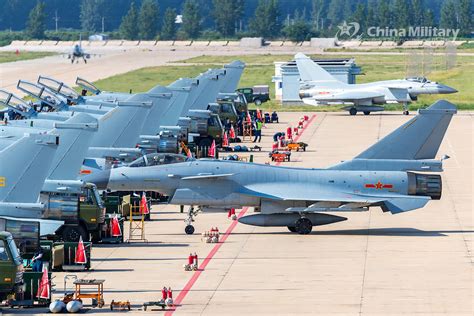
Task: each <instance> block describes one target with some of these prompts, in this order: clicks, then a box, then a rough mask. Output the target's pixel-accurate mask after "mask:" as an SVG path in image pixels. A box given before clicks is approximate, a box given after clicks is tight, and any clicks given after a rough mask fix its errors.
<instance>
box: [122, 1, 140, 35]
mask: <svg viewBox="0 0 474 316" xmlns="http://www.w3.org/2000/svg"><path fill="white" fill-rule="evenodd" d="M120 34H121V35H122V36H123V38H125V39H129V40H136V39H137V38H138V13H137V9H136V7H135V2H132V3H131V4H130V9H129V10H128V12H127V14H126V15H125V16H124V17H123V18H122V24H120Z"/></svg>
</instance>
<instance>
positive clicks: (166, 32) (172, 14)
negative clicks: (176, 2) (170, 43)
mask: <svg viewBox="0 0 474 316" xmlns="http://www.w3.org/2000/svg"><path fill="white" fill-rule="evenodd" d="M175 21H176V10H175V9H174V8H167V9H166V11H165V16H164V18H163V26H162V27H161V34H160V39H163V40H172V39H175V37H176V23H175Z"/></svg>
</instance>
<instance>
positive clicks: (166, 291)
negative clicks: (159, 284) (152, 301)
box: [161, 286, 168, 301]
mask: <svg viewBox="0 0 474 316" xmlns="http://www.w3.org/2000/svg"><path fill="white" fill-rule="evenodd" d="M161 298H162V299H163V301H164V300H166V299H167V298H168V289H166V286H164V287H163V289H162V290H161Z"/></svg>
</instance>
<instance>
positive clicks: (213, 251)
mask: <svg viewBox="0 0 474 316" xmlns="http://www.w3.org/2000/svg"><path fill="white" fill-rule="evenodd" d="M315 118H316V114H313V115H312V116H311V118H310V119H309V120H308V121H307V122H306V124H305V126H303V128H302V129H301V132H300V133H299V134H298V135H297V136H296V137H295V139H294V141H297V140H298V139H299V138H300V136H301V135H302V134H303V132H304V131H305V130H306V128H307V127H308V126H309V125H310V124H311V123H312V122H313V120H314V119H315ZM276 165H277V166H278V165H280V163H279V162H277V163H276ZM248 209H249V208H248V207H244V208H243V209H242V210H241V211H240V213H239V215H237V219H239V218H241V217H242V216H244V215H245V213H247V211H248ZM238 223H239V222H238V221H237V220H235V221H232V223H231V224H230V225H229V227H228V228H227V230H226V231H225V233H224V235H223V236H222V237H221V238H219V243H217V244H216V245H215V246H214V247H213V248H212V249H211V251H210V252H209V254H208V255H207V256H206V258H204V260H203V261H202V263H201V265H200V266H199V269H198V270H197V271H195V272H194V273H193V276H192V277H191V279H189V281H188V283H186V285H185V286H184V287H183V289H182V290H181V292H179V295H178V296H177V297H176V299H175V300H174V302H173V304H174V307H173V308H172V309H170V310H169V311H167V312H166V313H165V316H171V315H173V313H174V312H175V311H176V309H177V308H178V307H179V306H180V305H181V303H182V302H183V300H184V299H185V298H186V295H188V293H189V291H191V288H192V287H193V286H194V283H196V281H197V280H198V279H199V277H200V276H201V274H202V273H203V272H204V269H205V268H206V267H207V265H208V264H209V262H211V260H212V258H213V257H214V255H215V254H216V253H217V252H218V251H219V249H220V248H221V246H222V245H223V244H224V242H225V241H226V240H227V238H228V237H229V235H230V234H231V233H232V231H233V230H234V228H235V227H236V226H237V224H238Z"/></svg>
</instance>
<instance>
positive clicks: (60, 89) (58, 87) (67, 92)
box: [38, 76, 79, 99]
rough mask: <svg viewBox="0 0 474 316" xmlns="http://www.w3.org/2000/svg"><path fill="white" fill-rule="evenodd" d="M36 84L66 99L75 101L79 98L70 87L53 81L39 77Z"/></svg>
mask: <svg viewBox="0 0 474 316" xmlns="http://www.w3.org/2000/svg"><path fill="white" fill-rule="evenodd" d="M38 83H39V84H40V85H42V86H45V87H47V88H48V89H50V90H52V91H54V92H55V93H59V94H60V95H62V96H64V97H66V98H69V99H77V98H78V97H79V94H78V93H77V92H76V91H74V90H73V89H72V88H71V87H69V86H67V85H65V84H64V83H63V82H60V81H57V80H55V79H52V78H47V77H41V76H40V77H39V78H38Z"/></svg>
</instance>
